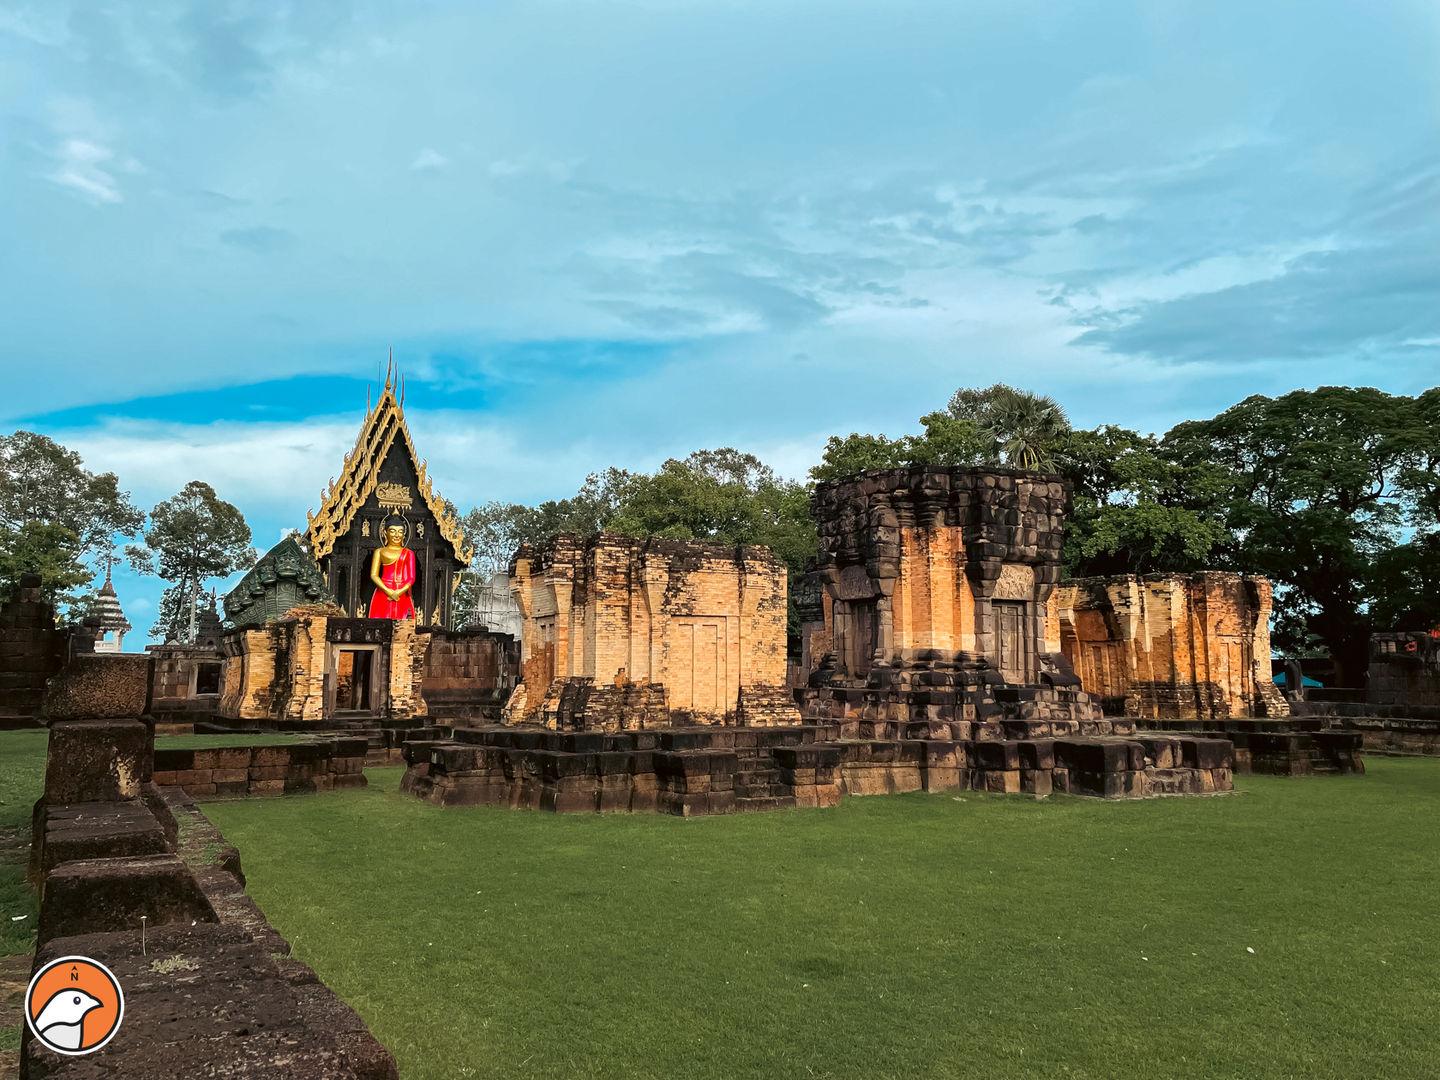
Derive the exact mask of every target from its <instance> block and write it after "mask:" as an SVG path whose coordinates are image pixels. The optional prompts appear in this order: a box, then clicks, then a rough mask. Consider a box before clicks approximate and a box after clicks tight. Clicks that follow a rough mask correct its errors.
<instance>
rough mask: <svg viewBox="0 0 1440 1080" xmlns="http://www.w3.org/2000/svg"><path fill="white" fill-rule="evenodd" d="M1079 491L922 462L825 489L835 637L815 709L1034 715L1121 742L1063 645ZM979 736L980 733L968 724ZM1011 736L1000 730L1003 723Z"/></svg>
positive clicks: (822, 648) (980, 718) (988, 719)
mask: <svg viewBox="0 0 1440 1080" xmlns="http://www.w3.org/2000/svg"><path fill="white" fill-rule="evenodd" d="M1069 506H1070V496H1069V492H1068V490H1067V489H1066V487H1065V485H1064V484H1063V483H1062V482H1061V481H1060V479H1059V478H1058V477H1053V476H1041V475H1035V474H1030V473H1021V472H998V471H980V470H969V469H943V468H917V469H897V470H892V471H888V472H878V473H867V474H865V475H863V476H860V477H856V478H854V479H850V480H843V481H838V482H834V483H829V484H821V485H820V486H819V488H818V489H817V490H816V493H815V501H814V507H815V517H816V521H817V523H818V525H819V531H820V548H821V554H820V558H819V560H818V565H817V570H816V576H817V577H818V579H819V581H820V583H821V585H822V587H823V590H822V594H821V608H822V617H823V631H821V632H820V633H819V634H817V635H815V636H812V639H811V642H810V646H811V650H812V653H813V654H815V655H816V656H817V657H818V659H817V661H816V663H817V667H816V669H815V670H814V671H813V672H812V673H811V674H810V677H809V685H808V687H807V688H806V689H805V690H803V691H802V692H801V694H800V698H801V701H802V703H803V707H804V711H805V715H806V716H807V717H811V718H817V719H819V718H831V719H836V720H839V721H841V723H842V727H843V729H844V730H845V731H846V733H847V734H850V733H853V732H854V731H855V730H856V725H857V724H858V723H859V722H860V721H862V720H863V721H891V722H898V723H912V724H913V723H921V724H930V725H932V727H933V729H934V731H935V732H936V733H937V734H938V733H941V732H943V731H945V730H946V725H948V724H952V723H959V724H975V723H979V724H982V725H984V724H991V723H997V722H998V721H1000V720H1001V719H1008V720H1012V721H1027V722H1029V723H1031V724H1032V725H1034V731H1035V732H1037V733H1038V732H1042V731H1043V732H1044V734H1045V735H1047V736H1048V735H1052V734H1062V735H1071V734H1108V733H1109V732H1110V730H1111V728H1110V725H1109V724H1108V723H1107V722H1105V721H1103V719H1102V717H1101V714H1100V709H1099V707H1098V706H1097V705H1096V704H1095V702H1094V700H1093V699H1092V698H1091V697H1090V695H1088V694H1086V693H1085V692H1084V691H1083V690H1082V689H1081V687H1080V684H1079V681H1078V680H1077V679H1076V678H1075V676H1074V673H1073V672H1072V671H1071V669H1070V665H1069V662H1068V661H1067V660H1066V658H1065V656H1064V655H1063V653H1061V651H1060V648H1059V643H1058V642H1055V641H1052V640H1048V639H1047V637H1046V634H1045V629H1046V619H1045V613H1046V602H1047V601H1048V599H1049V597H1050V594H1051V592H1052V591H1053V590H1054V588H1055V584H1056V582H1057V581H1059V578H1060V548H1061V544H1062V540H1063V537H1062V529H1063V527H1064V522H1065V517H1066V515H1067V513H1068V512H1069ZM958 730H959V731H961V732H964V731H966V730H968V729H964V728H961V729H958ZM997 730H998V729H997Z"/></svg>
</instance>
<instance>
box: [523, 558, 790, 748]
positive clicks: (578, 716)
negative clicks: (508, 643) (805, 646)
mask: <svg viewBox="0 0 1440 1080" xmlns="http://www.w3.org/2000/svg"><path fill="white" fill-rule="evenodd" d="M510 573H511V578H512V581H513V585H512V588H513V590H514V593H515V597H516V600H517V603H518V606H519V608H520V612H521V617H522V620H523V633H522V643H523V644H522V646H521V650H522V651H521V672H522V684H521V686H520V687H519V688H517V690H516V692H515V694H514V695H513V696H512V698H511V701H510V704H509V706H508V707H507V709H506V719H507V721H508V722H511V723H522V722H528V723H540V724H543V725H545V726H547V727H550V728H563V729H567V730H590V729H598V730H607V731H615V730H622V729H624V730H635V729H642V728H655V727H666V726H671V725H677V724H678V725H684V724H737V723H744V724H748V725H752V726H760V725H768V724H789V723H798V722H799V714H798V713H797V712H796V710H795V707H794V704H793V702H791V700H790V699H789V697H788V695H787V694H786V693H785V689H784V687H785V643H786V637H785V621H786V571H785V566H784V564H783V563H781V562H780V560H779V559H777V558H776V557H775V556H774V555H773V554H772V553H771V552H770V551H769V550H767V549H765V548H762V547H749V546H742V547H734V546H730V545H723V544H707V543H700V542H697V541H688V540H686V541H682V540H660V539H650V540H637V539H634V538H632V537H626V536H616V535H612V534H604V533H602V534H599V535H597V536H593V537H591V538H590V539H588V540H581V539H579V538H578V537H575V536H570V535H561V536H557V537H555V538H554V539H553V540H552V541H550V542H549V543H548V544H547V545H545V546H544V547H543V548H540V549H534V548H530V547H522V548H521V549H520V550H519V552H517V553H516V555H515V558H514V559H513V561H512V563H511V570H510Z"/></svg>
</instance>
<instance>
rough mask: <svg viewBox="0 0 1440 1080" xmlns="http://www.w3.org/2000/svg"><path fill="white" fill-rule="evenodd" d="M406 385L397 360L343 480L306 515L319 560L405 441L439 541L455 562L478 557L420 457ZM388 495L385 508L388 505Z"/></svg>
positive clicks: (377, 484) (333, 484) (347, 461)
mask: <svg viewBox="0 0 1440 1080" xmlns="http://www.w3.org/2000/svg"><path fill="white" fill-rule="evenodd" d="M404 403H405V390H404V383H403V381H402V380H401V379H400V378H399V377H398V375H397V374H396V371H395V364H394V361H393V360H392V361H391V362H390V365H389V367H388V368H387V370H386V373H385V386H384V388H383V389H382V390H381V391H380V398H379V400H378V401H376V402H375V405H374V407H373V408H369V407H367V409H366V411H365V423H364V424H363V425H362V426H361V428H360V437H359V438H358V439H356V440H355V449H353V450H352V451H350V453H348V454H346V455H345V467H344V469H343V470H342V471H341V473H340V478H339V479H338V480H332V481H330V486H329V488H327V489H326V491H325V498H324V500H323V501H322V502H321V504H320V510H319V511H318V512H317V513H313V514H307V515H306V518H307V520H308V521H309V528H308V530H307V532H306V538H307V539H308V540H309V543H310V551H311V554H312V555H313V556H314V558H315V560H316V561H317V562H318V561H319V560H321V559H323V558H325V557H326V556H327V555H329V554H330V552H331V551H332V550H333V549H334V547H335V542H336V540H338V539H339V538H340V537H342V536H344V535H345V533H346V532H347V531H348V530H349V528H350V524H351V522H352V521H353V520H354V518H355V515H356V514H357V513H359V511H360V509H361V507H363V506H364V505H365V502H366V500H367V499H369V498H370V496H371V495H372V494H374V493H375V491H376V489H377V487H380V486H382V485H381V484H380V466H381V465H383V464H384V462H385V456H386V455H387V454H388V453H389V452H390V448H391V447H392V446H393V445H394V444H395V440H396V439H402V440H404V444H405V449H406V450H407V451H408V452H409V454H410V460H411V461H412V462H414V463H415V472H416V475H417V476H418V477H419V488H420V496H421V498H423V499H424V500H425V505H426V506H427V507H428V508H429V510H430V513H431V514H432V515H434V518H435V521H436V523H437V524H438V526H439V528H440V535H441V536H443V537H444V538H445V540H447V541H448V542H449V543H450V545H451V546H452V547H453V548H454V549H455V555H456V557H457V558H458V559H459V560H460V561H461V562H462V563H465V564H467V565H468V564H469V562H470V559H471V556H472V555H473V554H474V551H473V550H472V549H470V548H467V547H466V546H465V535H464V533H463V532H461V530H460V520H459V518H457V517H456V516H455V514H454V512H453V511H451V510H450V509H449V508H448V507H447V506H446V505H445V502H444V500H442V499H441V498H440V497H439V496H437V495H436V494H435V491H434V489H433V487H432V485H431V482H430V478H429V476H427V475H426V471H425V470H426V463H425V462H424V461H422V460H421V459H420V456H419V455H418V454H416V453H415V443H414V441H413V440H412V439H411V438H410V428H409V426H408V425H407V424H406V423H405V409H404ZM383 495H384V491H383V490H382V491H381V496H382V498H381V500H380V501H381V504H382V505H384V502H385V500H384V498H383Z"/></svg>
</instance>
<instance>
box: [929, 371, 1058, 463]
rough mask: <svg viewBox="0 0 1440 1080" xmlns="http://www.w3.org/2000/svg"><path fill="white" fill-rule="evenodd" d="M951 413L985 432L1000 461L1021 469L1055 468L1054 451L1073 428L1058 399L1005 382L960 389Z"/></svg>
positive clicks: (954, 397) (993, 453) (955, 396)
mask: <svg viewBox="0 0 1440 1080" xmlns="http://www.w3.org/2000/svg"><path fill="white" fill-rule="evenodd" d="M950 414H951V415H952V416H954V417H956V418H957V419H960V420H967V421H969V422H970V423H972V424H974V425H975V427H976V428H977V429H978V430H980V431H981V432H983V433H984V434H985V436H986V438H987V439H988V440H989V441H990V442H991V448H992V449H991V452H992V456H993V458H994V460H995V463H996V464H1000V463H1002V462H1003V463H1004V464H1006V465H1010V466H1012V467H1014V468H1019V469H1030V470H1040V469H1046V470H1048V469H1053V468H1055V458H1054V452H1055V450H1056V449H1057V448H1058V446H1059V444H1060V443H1061V441H1062V440H1063V439H1064V438H1065V435H1066V433H1067V432H1069V430H1070V420H1069V418H1068V417H1067V416H1066V415H1065V410H1064V409H1063V408H1061V407H1060V404H1059V402H1057V401H1056V400H1055V399H1054V398H1052V397H1048V396H1047V395H1044V394H1032V393H1030V392H1029V391H1028V390H1017V389H1015V387H1013V386H1007V385H1005V384H1004V383H996V384H995V385H994V386H989V387H986V388H985V389H983V390H971V389H966V388H963V387H962V388H961V389H959V390H956V391H955V395H954V396H953V397H952V398H951V399H950Z"/></svg>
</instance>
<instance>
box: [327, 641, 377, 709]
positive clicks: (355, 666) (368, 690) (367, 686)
mask: <svg viewBox="0 0 1440 1080" xmlns="http://www.w3.org/2000/svg"><path fill="white" fill-rule="evenodd" d="M374 668H375V652H374V650H373V649H340V650H339V651H338V652H337V654H336V656H335V710H336V711H337V712H371V711H372V710H373V709H374V708H375V704H374V687H373V683H374Z"/></svg>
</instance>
